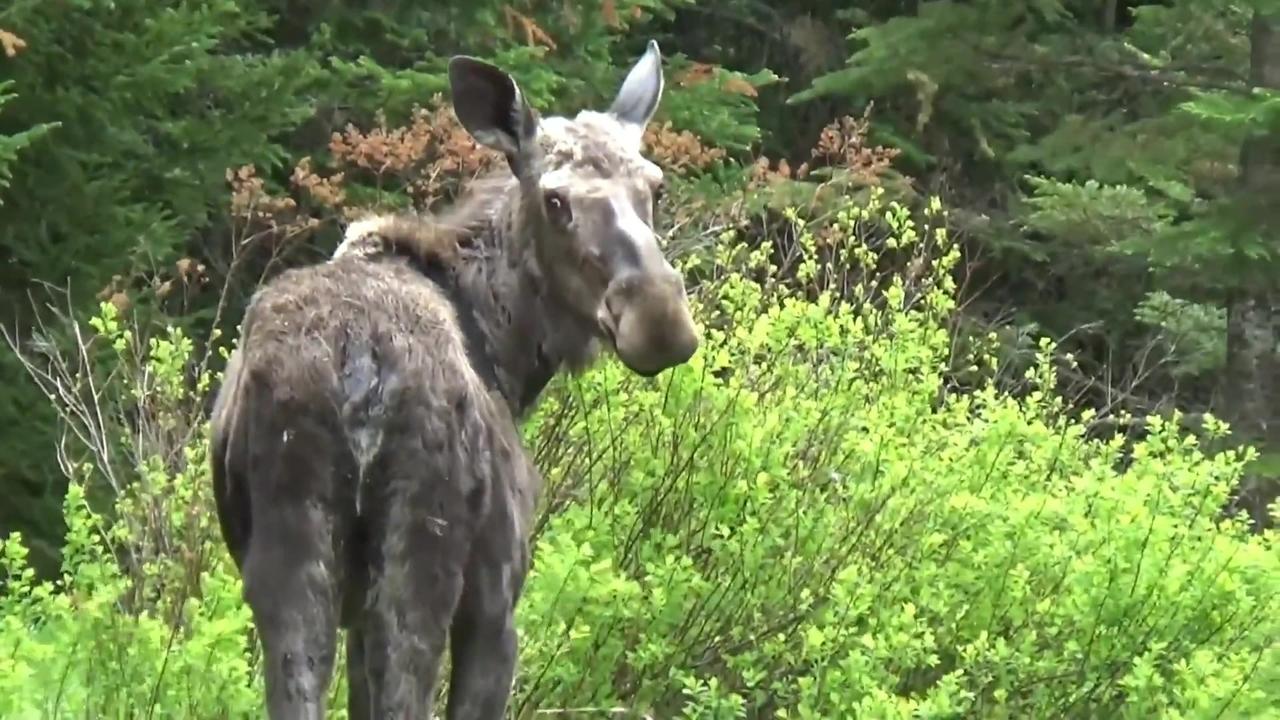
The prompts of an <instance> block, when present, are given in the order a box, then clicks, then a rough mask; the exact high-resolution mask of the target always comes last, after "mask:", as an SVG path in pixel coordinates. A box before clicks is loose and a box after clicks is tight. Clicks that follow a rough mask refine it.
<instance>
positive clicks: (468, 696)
mask: <svg viewBox="0 0 1280 720" xmlns="http://www.w3.org/2000/svg"><path fill="white" fill-rule="evenodd" d="M242 333H243V334H242V342H241V348H240V350H239V351H238V352H237V354H236V355H234V356H233V358H232V361H231V363H230V364H229V365H228V369H227V373H226V376H225V378H224V389H223V391H222V392H221V393H220V394H219V397H218V400H217V401H216V404H215V407H214V411H213V428H214V433H213V437H212V456H213V457H212V474H213V482H214V492H215V496H216V502H217V507H218V513H219V518H220V522H221V523H222V531H223V535H224V537H225V539H226V541H227V544H228V547H229V550H230V552H231V555H232V557H233V559H234V561H235V563H236V565H237V567H239V569H240V571H241V573H242V576H243V579H244V590H245V597H246V600H247V601H248V603H249V604H250V605H251V607H252V609H253V614H254V622H255V625H256V627H257V629H258V634H259V637H260V640H261V643H262V647H263V653H264V665H265V675H266V684H267V685H266V690H267V707H268V710H269V712H270V715H271V716H272V717H273V718H274V717H308V718H311V717H317V718H318V717H323V714H324V704H325V703H324V695H325V693H326V692H327V688H328V684H329V678H330V677H331V675H332V671H333V666H334V655H335V647H336V632H337V628H338V626H340V625H341V626H344V627H346V628H348V629H349V635H348V665H349V667H348V672H349V674H350V680H351V682H350V692H351V696H350V698H349V703H350V708H351V716H352V717H364V716H378V717H382V716H385V715H386V714H387V713H392V714H394V715H395V716H397V717H402V716H406V715H405V713H408V716H412V717H425V716H424V715H419V713H420V712H423V711H427V710H429V708H430V707H431V704H432V703H431V696H432V694H433V692H434V682H432V680H433V679H434V678H435V677H436V675H437V671H438V669H439V668H438V665H439V663H440V658H441V657H442V653H443V649H444V645H445V642H446V638H447V637H448V636H449V634H450V631H451V630H452V635H453V643H454V650H453V671H452V677H451V683H450V684H451V687H452V691H451V696H452V697H453V698H454V699H453V700H451V703H450V704H451V705H453V704H454V703H458V706H459V708H462V709H463V710H464V712H462V714H459V715H454V712H452V708H451V712H450V716H451V717H454V716H456V717H464V716H467V717H469V716H473V715H474V716H476V717H490V716H493V715H494V713H493V712H492V710H491V709H487V708H485V707H484V706H485V705H486V704H492V703H495V702H499V703H504V704H505V701H506V696H507V693H508V691H509V688H510V682H511V677H510V675H511V666H512V665H513V664H514V656H515V652H516V649H515V635H514V628H513V626H512V611H513V607H514V604H515V602H516V599H517V596H518V594H519V592H520V586H521V584H522V582H523V579H524V572H525V568H526V566H527V562H528V557H527V556H528V551H527V547H526V544H525V540H524V538H525V533H524V529H523V528H522V527H520V525H522V524H523V523H524V522H525V521H524V520H523V519H521V518H520V517H519V515H520V512H519V508H521V507H522V506H523V505H528V504H529V501H528V498H527V497H515V496H513V495H517V494H521V492H520V487H521V486H522V485H525V484H527V483H528V482H531V481H532V473H533V471H532V468H531V467H530V466H529V465H528V463H527V459H526V458H525V455H524V453H523V450H522V449H521V448H520V446H519V439H518V436H517V434H516V430H515V426H514V423H513V421H512V420H511V418H510V415H509V414H508V413H507V412H506V410H505V408H501V407H500V406H499V405H498V403H499V402H500V400H499V399H497V398H495V397H494V396H493V395H492V394H491V390H490V389H489V388H488V387H487V386H486V384H485V382H484V381H483V380H482V378H481V376H480V375H479V374H478V373H477V371H476V369H475V368H473V366H472V364H471V362H470V361H469V358H468V354H467V345H466V340H465V337H464V333H463V330H462V328H461V326H460V324H459V321H458V317H457V310H456V309H455V307H454V305H453V303H452V302H451V301H450V299H449V298H448V297H447V296H446V295H445V293H444V292H443V291H442V290H441V289H440V288H439V287H438V286H437V285H435V284H433V283H430V282H424V279H423V276H422V274H421V273H419V272H418V271H417V270H416V269H414V268H412V267H411V266H410V265H408V264H404V263H391V262H377V263H375V262H367V261H364V260H361V259H359V258H355V257H339V258H336V259H334V260H333V261H331V262H329V263H325V264H322V265H318V266H314V267H308V268H302V269H296V270H291V271H288V272H286V273H284V274H282V275H281V276H280V277H279V278H278V279H277V280H276V281H274V282H273V283H271V284H270V285H269V286H267V287H265V288H263V289H262V290H261V291H260V292H259V294H258V295H257V296H256V297H255V298H254V300H253V302H252V303H251V304H250V307H249V309H248V311H247V313H246V316H245V320H244V323H243V330H242ZM511 478H522V479H524V480H525V481H526V483H514V484H513V483H511V482H509V481H507V480H509V479H511ZM499 479H503V481H500V480H499ZM495 494H497V495H499V497H497V498H495ZM526 515H527V513H526ZM482 665H483V667H481V666H482ZM469 706H472V707H471V709H470V711H469V712H467V711H465V709H466V708H467V707H469ZM501 707H502V706H501V705H499V706H498V708H497V713H499V714H500V713H501Z"/></svg>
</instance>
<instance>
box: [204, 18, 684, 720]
mask: <svg viewBox="0 0 1280 720" xmlns="http://www.w3.org/2000/svg"><path fill="white" fill-rule="evenodd" d="M449 81H450V85H451V90H452V102H453V106H454V110H455V112H456V113H457V116H458V118H459V120H460V121H461V123H462V124H463V126H464V127H465V128H466V129H467V131H468V132H469V133H470V134H471V135H472V136H473V137H474V138H475V139H476V140H477V141H478V142H480V143H482V144H484V145H486V146H488V147H491V148H494V149H496V150H498V151H500V152H501V153H502V154H503V155H504V156H505V157H506V160H507V165H508V168H509V170H510V172H509V173H508V172H506V171H504V172H502V173H500V174H498V175H496V176H494V177H490V178H486V179H484V180H481V181H478V182H477V183H475V184H474V186H473V187H472V188H471V190H470V192H469V193H468V195H467V196H466V197H465V198H464V199H463V200H462V201H460V202H459V204H458V205H457V206H456V207H454V208H453V209H451V210H450V211H448V212H446V213H443V214H441V215H440V216H438V217H435V218H426V217H417V216H411V215H403V216H372V217H369V218H365V219H363V220H360V221H357V222H355V223H353V224H352V225H351V226H350V227H349V228H348V229H347V231H346V235H345V238H344V240H343V242H342V244H341V246H340V247H339V248H338V250H337V251H336V252H335V254H334V256H333V258H332V259H331V260H330V261H329V262H326V263H322V264H318V265H315V266H310V267H305V268H299V269H294V270H290V271H288V272H285V273H283V274H281V275H280V276H279V277H278V278H276V279H275V280H274V281H272V282H271V283H269V284H268V285H266V286H265V287H263V288H261V289H260V290H259V292H258V293H257V295H256V296H255V297H254V299H253V300H252V302H251V303H250V306H249V309H248V311H247V313H246V315H245V318H244V322H243V325H242V336H241V340H240V347H239V349H238V350H237V352H236V354H235V355H233V357H232V359H231V361H230V363H229V364H228V368H227V371H226V374H225V377H224V383H223V387H222V388H221V389H220V391H219V394H218V397H217V399H216V401H215V405H214V410H213V418H212V443H213V447H212V453H211V454H212V460H211V463H212V476H213V482H214V491H215V495H216V500H217V508H218V514H219V520H220V522H221V527H222V534H223V537H224V539H225V541H226V543H227V545H228V548H229V550H230V553H231V555H232V557H233V559H234V560H235V562H236V565H237V566H238V567H239V568H240V571H241V574H242V576H243V581H244V592H245V597H246V600H247V602H248V603H249V605H250V606H251V608H252V611H253V618H254V623H255V626H256V628H257V631H258V636H259V638H260V642H261V644H262V649H263V654H264V668H265V676H266V677H265V684H266V705H267V711H268V715H269V716H270V717H271V718H273V719H276V720H278V719H280V718H319V717H323V716H324V712H325V700H324V698H325V695H326V692H327V689H328V687H329V684H330V681H331V676H332V673H333V667H334V653H335V648H336V634H337V629H338V627H339V626H342V627H346V628H347V629H348V631H349V632H348V639H349V640H348V643H347V645H348V672H349V687H350V695H349V697H348V704H349V708H350V714H351V717H352V718H365V717H388V716H394V717H413V718H429V717H432V704H433V700H432V699H433V696H434V690H435V688H436V686H437V681H438V678H437V676H438V674H439V668H440V664H441V660H442V653H443V650H444V648H445V643H446V638H449V637H451V639H452V642H451V646H450V647H451V654H452V674H451V677H450V697H449V701H448V708H447V715H446V717H448V718H450V719H451V720H461V719H464V718H494V719H496V718H500V717H502V716H503V714H504V712H505V708H506V705H507V703H508V699H509V695H510V692H511V685H512V678H513V674H514V671H515V665H516V655H517V648H516V634H515V630H514V627H513V611H514V608H515V604H516V602H517V599H518V598H519V595H520V592H521V588H522V586H523V583H524V579H525V574H526V572H527V570H528V565H529V548H528V537H529V526H530V522H531V515H532V512H533V507H534V503H535V499H536V495H537V492H538V490H539V487H540V478H539V475H538V472H537V470H536V469H535V468H534V467H532V465H531V464H530V462H529V460H528V457H527V455H526V453H525V450H524V448H523V447H521V445H520V438H519V434H518V432H517V422H518V421H519V419H520V418H521V417H523V416H524V415H525V414H526V413H527V412H528V411H529V410H530V408H531V407H532V406H533V405H534V403H535V402H536V399H537V397H538V395H539V393H540V392H541V391H542V389H543V388H544V387H545V386H546V384H547V382H548V381H549V380H550V379H551V378H552V377H553V376H554V375H555V373H557V372H560V371H562V370H566V369H567V370H570V371H578V370H582V369H584V368H586V367H588V366H589V365H590V363H591V361H592V359H593V358H595V357H596V356H597V354H598V352H599V351H600V349H601V348H602V347H603V348H607V349H609V350H611V351H612V352H614V353H615V354H616V355H617V357H618V358H619V359H620V360H621V362H622V363H623V364H625V365H626V366H627V367H628V368H630V369H631V370H633V371H634V372H636V373H639V374H642V375H646V376H651V375H654V374H656V373H659V372H661V371H662V370H664V369H667V368H670V367H673V366H675V365H679V364H681V363H683V362H685V361H686V360H688V359H689V358H690V357H691V356H692V354H693V353H694V352H695V350H696V348H697V346H698V336H697V333H696V331H695V328H694V325H693V320H692V318H691V316H690V314H689V308H688V305H687V301H686V296H685V289H684V285H683V282H682V280H681V278H680V276H679V275H678V274H677V273H676V272H675V270H674V269H673V268H672V267H671V265H670V264H669V262H668V261H667V259H666V258H665V257H664V255H663V253H662V250H661V248H660V246H659V243H658V239H657V237H656V236H655V233H654V230H653V212H654V204H655V199H656V196H657V194H658V193H659V192H660V191H661V186H662V177H663V174H662V171H661V170H660V169H659V168H658V167H657V166H656V165H654V164H653V163H651V162H649V161H648V160H647V159H645V158H644V157H643V156H642V155H641V138H642V135H643V132H644V128H645V125H646V124H647V123H648V122H649V120H650V118H651V117H652V115H653V113H654V111H655V109H656V108H657V106H658V102H659V100H660V98H661V95H662V91H663V76H662V67H661V56H660V53H659V50H658V46H657V44H656V43H653V42H650V43H649V45H648V48H647V50H646V51H645V53H644V55H643V57H641V58H640V60H639V61H638V62H637V63H636V64H635V66H634V67H632V68H631V70H630V72H629V73H628V74H627V76H626V78H625V80H624V81H623V84H622V86H621V88H620V89H619V91H618V93H617V96H616V98H615V99H614V102H613V104H612V106H611V107H610V108H609V109H608V110H607V111H604V112H595V111H583V112H581V113H579V114H578V115H577V116H576V117H573V118H567V117H545V118H542V117H539V115H538V113H537V112H536V111H535V110H534V109H533V108H531V107H530V106H529V104H528V103H527V102H526V100H525V98H524V96H523V94H522V93H521V91H520V88H519V87H518V85H517V84H516V82H515V81H514V80H513V79H512V78H511V77H510V76H509V75H507V74H506V73H505V72H503V71H501V70H499V69H498V68H496V67H494V66H492V65H489V64H487V63H484V62H482V61H479V60H476V59H473V58H468V57H455V58H454V59H453V60H452V61H451V62H450V64H449Z"/></svg>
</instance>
